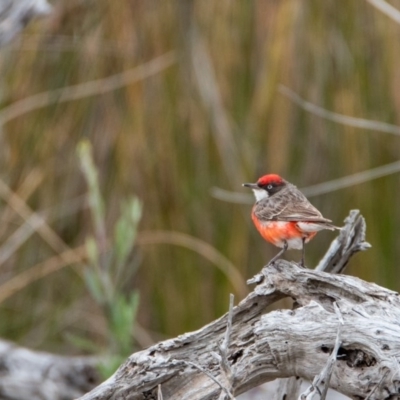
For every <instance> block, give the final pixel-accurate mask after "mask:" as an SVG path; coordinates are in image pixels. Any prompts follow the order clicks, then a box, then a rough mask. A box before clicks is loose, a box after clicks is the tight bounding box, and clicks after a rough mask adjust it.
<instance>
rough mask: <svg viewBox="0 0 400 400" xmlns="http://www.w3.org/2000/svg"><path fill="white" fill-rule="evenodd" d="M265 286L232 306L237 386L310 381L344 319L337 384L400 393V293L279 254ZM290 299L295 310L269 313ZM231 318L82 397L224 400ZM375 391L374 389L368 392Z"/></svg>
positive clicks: (166, 347)
mask: <svg viewBox="0 0 400 400" xmlns="http://www.w3.org/2000/svg"><path fill="white" fill-rule="evenodd" d="M258 281H259V284H258V285H257V286H256V288H255V290H254V291H253V292H252V293H250V294H249V295H248V296H247V298H246V299H244V300H243V301H241V302H240V303H239V305H238V306H236V307H235V308H234V309H233V326H232V332H231V339H230V349H229V360H230V363H231V367H232V372H233V379H232V385H233V389H234V393H235V394H240V393H242V392H244V391H246V390H248V389H249V388H251V387H254V386H256V385H259V384H261V383H263V382H267V381H270V380H273V379H275V378H277V377H290V376H299V377H302V378H304V379H307V380H310V381H312V380H313V378H314V377H315V376H316V375H318V374H319V373H320V372H321V370H322V369H323V368H324V367H325V365H326V363H327V360H328V358H329V355H330V353H331V352H332V349H333V348H334V345H335V341H336V338H337V332H338V328H339V325H340V322H339V318H338V315H337V313H336V312H335V310H334V304H337V306H338V308H339V309H340V312H341V315H342V319H343V325H342V328H341V334H340V343H341V345H340V347H339V349H338V355H337V359H336V362H335V365H334V367H333V373H332V376H331V379H330V387H332V388H334V389H336V390H337V391H339V392H341V393H343V394H345V395H347V396H349V397H351V398H354V399H366V398H368V399H369V400H381V399H389V398H393V397H391V396H396V395H398V394H399V393H400V368H399V364H398V357H399V354H400V324H399V321H400V299H399V295H398V293H395V292H392V291H390V290H387V289H384V288H382V287H379V286H378V285H375V284H372V283H367V282H364V281H362V280H360V279H358V278H354V277H350V276H343V275H333V274H328V273H324V272H316V271H312V270H307V269H302V268H299V267H298V266H297V265H296V264H294V263H289V262H286V261H279V262H277V263H275V265H272V266H268V267H266V268H264V269H263V271H262V273H261V275H260V276H259V279H258ZM284 297H290V298H292V299H293V300H294V302H295V303H296V304H297V305H298V306H297V308H296V309H294V310H278V311H272V312H270V313H268V314H264V312H265V308H266V307H267V306H268V305H270V304H272V303H274V302H276V301H277V300H279V299H282V298H284ZM226 323H227V316H224V317H222V318H220V319H219V320H217V321H215V322H213V323H211V324H209V325H207V326H205V327H204V328H202V329H200V330H198V331H196V332H192V333H187V334H184V335H181V336H179V337H177V338H175V339H171V340H167V341H165V342H161V343H158V344H156V345H154V346H152V347H150V348H148V349H147V350H144V351H141V352H139V353H136V354H133V355H132V356H131V357H130V358H129V359H128V360H127V361H126V363H125V364H124V365H122V366H121V367H120V369H119V370H118V371H117V372H116V373H115V374H114V375H113V376H112V377H111V378H110V379H109V380H107V381H106V382H104V383H103V384H102V385H100V386H99V387H97V388H96V389H94V390H93V391H92V392H90V393H89V394H87V395H85V396H83V397H82V400H92V399H97V400H100V399H132V400H133V399H135V400H136V399H153V398H154V399H156V398H157V387H158V385H161V390H162V394H163V398H164V400H166V399H191V400H196V399H216V398H218V397H219V394H220V392H221V388H220V386H219V385H217V384H216V383H215V382H214V381H213V380H212V379H210V378H209V377H208V376H207V375H206V374H204V373H202V372H200V371H199V369H198V368H195V367H193V363H194V364H197V365H199V366H201V367H202V368H203V369H205V370H207V371H208V372H209V373H211V374H212V375H213V377H214V378H215V379H217V380H218V381H222V380H223V379H222V378H223V377H222V373H221V369H220V367H219V363H218V361H217V360H216V358H215V357H214V356H213V352H218V344H219V343H221V341H222V339H223V335H224V332H225V328H226ZM368 396H369V397H368Z"/></svg>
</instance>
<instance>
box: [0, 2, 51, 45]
mask: <svg viewBox="0 0 400 400" xmlns="http://www.w3.org/2000/svg"><path fill="white" fill-rule="evenodd" d="M50 9H51V7H50V4H49V3H48V2H47V0H1V1H0V46H4V45H5V44H6V43H8V42H10V41H11V40H12V39H13V38H14V37H15V36H16V35H17V34H18V33H19V32H20V31H21V30H22V29H23V28H24V27H25V26H26V24H27V23H28V22H29V21H30V20H31V19H33V18H36V17H40V16H42V15H46V14H48V13H49V12H50Z"/></svg>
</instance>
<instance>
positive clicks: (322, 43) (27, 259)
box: [0, 0, 400, 353]
mask: <svg viewBox="0 0 400 400" xmlns="http://www.w3.org/2000/svg"><path fill="white" fill-rule="evenodd" d="M392 4H394V5H396V6H397V7H399V8H400V1H399V0H397V1H393V2H392ZM399 34H400V26H398V25H396V24H395V23H394V22H393V21H391V20H389V19H388V18H387V17H385V16H384V15H382V14H381V13H380V12H379V11H377V10H376V9H375V8H373V7H372V6H371V5H369V4H368V3H367V2H364V1H361V0H360V1H351V2H346V3H345V4H344V3H342V2H337V1H336V0H326V1H324V2H321V1H318V0H309V1H298V0H284V1H273V0H268V1H231V0H224V1H218V2H215V1H209V0H202V1H194V0H193V1H177V0H175V1H174V0H162V1H161V0H146V1H138V0H118V1H114V2H111V1H107V0H96V1H94V0H68V1H67V0H59V1H55V2H54V10H53V13H52V15H51V16H50V17H48V18H46V19H43V20H40V21H37V22H35V23H33V24H31V25H30V26H29V27H28V29H26V30H25V31H24V33H23V34H22V35H21V36H20V37H19V38H18V40H15V41H14V42H12V43H11V44H10V45H9V46H7V47H6V48H3V49H2V51H1V52H0V79H1V86H2V90H1V110H0V120H1V121H2V123H3V125H2V127H1V136H0V140H1V146H0V152H1V153H0V154H1V156H0V168H1V179H2V180H3V182H5V183H6V185H7V186H8V187H9V188H11V189H12V191H14V192H15V193H16V194H17V195H18V196H19V197H16V196H15V195H13V194H12V193H9V192H7V186H5V187H3V186H4V185H0V186H1V187H0V197H1V203H0V218H1V225H0V263H1V265H0V299H1V300H2V302H1V304H0V320H1V321H3V323H2V324H1V325H0V337H3V338H9V339H12V340H15V341H18V342H19V343H20V344H23V345H26V346H29V347H36V348H42V349H47V350H51V351H56V352H60V353H80V352H82V350H81V349H79V348H76V346H75V345H74V343H73V342H71V340H70V339H69V335H71V334H73V335H77V336H84V337H86V338H90V340H92V341H93V342H94V343H97V344H99V345H102V344H105V343H106V341H107V338H106V336H107V333H106V323H105V319H104V316H103V313H102V312H101V310H100V308H99V307H98V305H97V304H96V303H95V302H94V301H93V300H92V298H91V296H90V295H89V293H88V291H87V290H86V288H85V285H84V281H83V269H84V268H85V267H84V263H82V262H79V260H81V259H82V255H83V254H84V251H82V248H80V250H79V251H76V252H70V253H71V254H72V255H71V254H70V255H71V257H70V258H69V259H68V257H66V255H65V253H64V252H65V251H67V250H68V248H73V249H76V248H79V247H80V246H82V245H83V243H84V241H85V238H86V237H87V236H88V235H89V234H90V233H91V231H92V227H91V223H90V212H89V210H88V204H87V201H86V200H85V196H84V195H85V193H87V186H86V183H85V180H84V178H83V175H82V173H81V171H80V168H79V160H78V156H77V153H76V148H77V145H78V143H79V142H80V141H81V140H82V139H88V140H89V141H90V142H91V143H92V146H93V152H94V160H95V163H96V165H97V166H98V173H99V179H100V187H101V191H102V193H103V196H104V198H105V203H106V231H107V232H108V233H109V235H110V236H111V235H112V229H113V226H114V225H115V222H116V220H117V218H118V215H119V207H120V203H121V201H122V200H123V199H126V198H127V197H129V196H131V195H137V196H138V197H139V198H140V199H141V201H142V203H143V215H142V219H141V223H140V230H139V236H138V239H137V243H136V247H135V250H134V252H133V254H132V255H131V257H130V266H131V268H132V269H136V268H137V272H136V273H135V274H134V276H133V277H132V278H129V279H127V282H125V284H126V287H125V290H127V291H128V290H130V289H133V288H135V289H138V290H139V292H140V305H139V311H138V326H137V329H136V330H135V338H136V341H137V346H139V347H140V346H146V345H148V344H150V343H151V342H152V341H156V340H159V339H161V338H163V337H166V336H168V337H169V336H174V335H177V334H179V333H183V332H185V331H188V330H193V329H196V328H199V327H201V326H202V325H204V324H206V323H207V322H209V321H210V320H212V319H214V318H216V317H218V316H220V315H221V314H222V313H224V312H225V311H226V310H227V307H228V295H229V293H230V292H234V293H235V295H236V301H239V300H240V298H241V297H242V296H243V295H244V294H245V290H246V288H245V286H244V282H245V280H246V279H248V278H249V277H251V276H253V275H254V274H255V273H256V272H258V271H259V270H260V268H261V266H262V265H263V264H264V263H265V262H266V261H267V260H268V259H269V258H271V257H272V256H273V255H274V254H275V253H276V251H277V249H276V248H273V247H272V246H271V245H268V244H266V243H264V242H263V241H262V239H261V238H260V237H259V235H258V234H257V232H256V231H255V229H254V227H253V226H252V224H251V221H250V208H251V206H250V205H248V204H235V203H231V202H226V201H221V200H219V199H216V198H215V197H213V196H212V195H211V190H212V188H213V187H219V188H223V189H226V190H231V191H239V192H240V191H242V188H241V184H242V183H243V182H248V181H255V180H256V179H257V178H258V176H259V175H261V174H264V173H267V172H276V173H279V174H281V175H282V176H284V177H285V178H286V179H288V180H289V181H292V182H293V183H295V184H296V185H297V186H299V187H306V186H309V185H313V184H316V183H320V182H324V181H329V180H332V179H335V178H339V177H342V176H346V175H350V174H353V173H356V172H360V171H364V170H368V169H370V168H374V167H378V166H380V165H384V164H388V163H391V162H394V161H396V160H397V159H398V158H399V150H400V138H399V137H396V136H395V135H391V134H387V133H382V132H377V131H371V130H363V129H357V128H354V127H349V126H345V125H342V124H337V123H334V122H330V121H328V120H325V119H322V118H320V117H317V116H315V115H313V114H310V113H308V112H306V111H304V110H303V109H301V108H300V107H299V106H298V105H296V104H294V103H293V102H292V101H291V100H290V99H288V98H287V97H285V96H284V95H282V94H281V93H280V92H279V90H278V87H279V85H280V84H284V85H285V86H287V87H288V88H290V89H292V90H294V91H295V92H296V93H297V94H299V95H300V96H301V97H302V98H304V99H307V100H308V101H311V102H313V103H315V104H318V105H320V106H322V107H324V108H326V109H329V110H331V111H335V112H337V113H342V114H345V115H349V116H356V117H360V118H366V119H374V120H378V121H382V122H387V123H392V124H399V118H400V96H399V93H400V90H399V89H400V69H399V68H398V65H399V64H400V44H399V40H398V38H399ZM157 57H161V58H157ZM152 60H153V61H152ZM148 62H153V64H150V65H148V64H145V63H148ZM144 64H145V66H144V68H141V69H140V66H141V65H144ZM136 67H139V69H137V70H133V72H132V71H131V73H129V74H123V75H119V76H117V77H114V78H113V79H112V80H111V81H106V82H104V81H101V79H103V78H108V77H110V76H114V75H116V74H120V73H121V72H123V71H129V70H132V69H134V68H136ZM95 80H99V81H95ZM91 81H95V82H94V83H92V84H91V85H90V87H87V86H75V87H72V85H79V84H82V83H85V82H91ZM107 85H109V86H107ZM67 87H68V89H65V90H64V89H63V90H61V91H59V90H58V89H61V88H67ZM111 89H112V90H111ZM42 92H44V94H43V95H41V96H39V97H35V98H33V99H31V100H28V102H22V103H21V102H19V101H21V100H23V99H25V98H28V97H29V96H33V95H36V94H38V93H42ZM243 192H244V190H243ZM19 198H20V199H22V200H23V201H25V202H26V204H27V205H28V206H29V207H30V208H31V210H34V211H35V212H38V213H41V215H43V216H44V218H45V220H46V221H47V223H48V229H47V228H46V225H43V224H40V223H38V225H37V226H36V228H37V229H39V231H37V230H36V231H33V230H32V229H31V228H30V227H29V226H30V225H29V224H28V223H27V219H29V217H30V215H31V214H30V210H29V209H26V208H24V202H23V201H22V202H19V200H18V199H19ZM399 199H400V187H399V174H392V175H388V176H386V177H383V178H380V179H376V180H373V181H371V182H368V183H364V184H360V185H355V186H352V187H348V188H346V189H341V190H337V191H332V192H331V193H328V194H324V195H320V196H314V197H312V198H310V200H311V201H312V202H313V204H314V205H315V206H317V207H318V208H319V209H320V210H321V211H322V213H323V214H324V215H325V216H326V217H328V218H331V219H332V220H333V221H334V222H335V223H336V224H341V222H342V220H343V219H344V217H345V216H346V215H347V214H348V211H349V210H350V209H352V208H358V209H360V210H361V212H362V214H363V215H364V216H365V217H366V220H367V227H368V231H367V239H368V241H369V242H370V243H371V244H372V246H373V247H372V249H371V250H369V251H368V252H367V253H364V254H360V255H357V256H356V258H355V259H354V260H353V261H352V263H351V265H350V268H349V270H348V273H350V274H354V275H357V276H360V277H362V278H364V279H367V280H370V281H375V282H377V283H378V284H381V285H384V286H387V287H389V288H391V289H395V290H400V280H399V271H398V267H397V264H398V259H399V258H400V246H398V245H397V244H398V242H399V239H400V233H399V229H398V226H399V224H400V208H399ZM20 203H22V205H21V204H20ZM21 207H22V209H21ZM24 210H25V211H24ZM29 222H30V223H32V220H30V221H29ZM39 226H40V228H38V227H39ZM160 231H169V232H170V233H165V232H160ZM171 232H172V233H171ZM182 234H184V235H182ZM333 237H334V235H333V234H332V233H329V232H328V233H326V232H324V233H321V234H320V235H318V236H317V238H316V239H315V240H314V241H313V242H312V243H311V244H309V245H308V247H307V264H308V265H309V266H314V265H315V264H316V262H317V261H318V260H319V259H320V257H321V256H322V255H323V254H324V252H325V251H326V249H327V247H328V245H329V243H330V241H331V240H332V239H333ZM59 254H64V255H63V257H62V258H60V257H55V256H57V255H59ZM54 257H55V258H54ZM299 257H300V254H299V252H290V253H289V254H288V258H293V259H296V260H297V259H298V258H299ZM49 259H50V261H47V264H46V265H47V268H49V270H47V272H49V271H51V270H54V271H55V272H53V273H47V274H46V272H43V269H42V267H41V266H40V265H41V264H40V263H43V262H45V261H46V260H49ZM231 264H233V266H234V267H235V269H236V270H237V272H238V273H239V274H240V276H241V279H240V278H239V282H238V279H237V278H236V276H233V274H232V273H229V274H227V273H225V272H224V271H226V269H227V268H231ZM38 265H39V266H38ZM32 268H36V269H33V270H32ZM26 271H31V275H30V278H29V276H28V278H26V275H21V274H23V273H25V274H26ZM41 274H43V277H42V278H40V279H36V278H39V277H40V276H41ZM227 275H229V277H228V276H227ZM24 277H25V278H24ZM229 278H230V279H229ZM24 279H26V280H24ZM10 280H13V281H12V282H14V283H16V286H15V289H12V288H13V287H14V286H12V285H11V284H10V282H11V281H10ZM31 281H32V282H31ZM235 282H236V283H235ZM10 288H11V289H12V292H10ZM243 288H244V289H243ZM7 290H8V292H7ZM5 293H6V294H7V295H5ZM4 322H5V323H4Z"/></svg>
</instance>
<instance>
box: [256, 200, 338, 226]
mask: <svg viewBox="0 0 400 400" xmlns="http://www.w3.org/2000/svg"><path fill="white" fill-rule="evenodd" d="M282 200H286V201H266V202H259V203H257V205H256V207H255V208H254V213H255V215H256V216H257V217H258V218H259V219H260V220H261V221H295V222H317V223H318V222H319V223H323V224H326V223H327V224H329V223H331V222H332V221H331V220H329V219H326V218H324V217H323V216H322V214H321V213H320V212H319V211H318V210H317V209H316V208H315V207H314V206H313V205H312V204H311V203H310V202H309V201H308V200H307V199H306V198H304V199H296V201H293V202H292V201H287V199H282Z"/></svg>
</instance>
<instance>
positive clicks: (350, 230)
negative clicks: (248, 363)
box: [270, 210, 371, 400]
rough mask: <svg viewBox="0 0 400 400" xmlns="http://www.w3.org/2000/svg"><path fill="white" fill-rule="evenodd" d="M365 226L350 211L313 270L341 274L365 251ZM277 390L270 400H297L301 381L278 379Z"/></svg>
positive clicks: (359, 217) (362, 218) (358, 215)
mask: <svg viewBox="0 0 400 400" xmlns="http://www.w3.org/2000/svg"><path fill="white" fill-rule="evenodd" d="M365 233H366V224H365V220H364V217H363V216H362V215H361V214H360V212H359V210H351V211H350V214H349V216H348V217H347V218H346V219H345V225H344V226H343V227H342V229H341V231H340V233H339V235H338V237H337V238H336V239H334V240H333V242H332V243H331V245H330V247H329V249H328V251H327V252H326V254H325V256H324V257H323V258H322V260H321V261H320V262H319V264H318V265H317V267H316V268H315V269H316V270H317V271H324V272H331V273H334V274H340V273H343V272H344V270H345V268H346V266H347V263H348V262H349V260H350V258H351V257H352V256H353V255H354V254H355V253H357V252H359V251H363V250H367V249H368V248H370V247H371V246H370V244H369V243H367V242H366V241H365ZM278 381H279V385H278V389H277V390H276V392H275V394H274V396H273V398H271V399H270V400H282V399H284V398H285V399H287V400H289V399H297V398H298V397H299V395H300V393H301V386H302V383H303V380H302V379H301V378H299V377H291V378H284V379H279V380H278Z"/></svg>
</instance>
